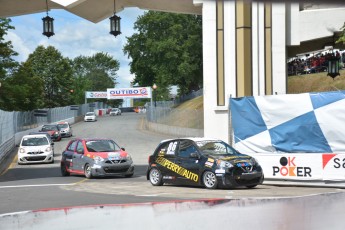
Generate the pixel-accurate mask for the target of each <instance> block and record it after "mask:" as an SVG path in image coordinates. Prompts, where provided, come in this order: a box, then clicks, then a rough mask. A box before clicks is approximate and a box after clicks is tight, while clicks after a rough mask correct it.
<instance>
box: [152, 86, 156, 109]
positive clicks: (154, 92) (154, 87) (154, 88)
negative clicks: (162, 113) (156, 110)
mask: <svg viewBox="0 0 345 230" xmlns="http://www.w3.org/2000/svg"><path fill="white" fill-rule="evenodd" d="M152 89H153V100H154V101H155V107H156V106H157V104H156V98H157V92H156V89H157V85H156V83H154V84H153V86H152Z"/></svg>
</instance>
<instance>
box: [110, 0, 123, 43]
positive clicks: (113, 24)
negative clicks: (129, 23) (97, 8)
mask: <svg viewBox="0 0 345 230" xmlns="http://www.w3.org/2000/svg"><path fill="white" fill-rule="evenodd" d="M109 19H110V32H109V33H110V34H112V35H114V36H115V37H116V36H117V35H119V34H121V28H120V20H121V18H120V17H119V16H117V15H116V7H115V0H114V15H113V16H112V17H110V18H109Z"/></svg>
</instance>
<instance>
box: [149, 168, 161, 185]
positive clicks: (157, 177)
mask: <svg viewBox="0 0 345 230" xmlns="http://www.w3.org/2000/svg"><path fill="white" fill-rule="evenodd" d="M149 179H150V182H151V184H152V185H153V186H162V185H163V184H164V183H163V176H162V173H161V172H160V171H159V170H158V169H157V168H152V169H151V170H150V172H149Z"/></svg>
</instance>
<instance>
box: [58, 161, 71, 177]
mask: <svg viewBox="0 0 345 230" xmlns="http://www.w3.org/2000/svg"><path fill="white" fill-rule="evenodd" d="M60 168H61V175H62V176H69V172H68V171H67V168H66V165H65V164H64V163H61V165H60Z"/></svg>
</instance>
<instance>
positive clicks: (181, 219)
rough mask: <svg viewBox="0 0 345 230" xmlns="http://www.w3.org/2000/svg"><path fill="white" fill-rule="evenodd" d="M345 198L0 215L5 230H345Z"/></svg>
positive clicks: (188, 203)
mask: <svg viewBox="0 0 345 230" xmlns="http://www.w3.org/2000/svg"><path fill="white" fill-rule="evenodd" d="M344 205H345V193H331V194H320V195H313V196H307V197H297V198H280V199H279V198H272V199H235V200H201V201H200V200H199V201H181V202H169V203H145V204H126V205H97V206H86V207H69V208H58V209H46V210H38V211H25V212H19V213H10V214H3V215H0V226H1V229H3V230H31V229H32V230H46V229H49V230H54V229H59V230H61V229H64V230H72V229H73V230H78V229H80V230H86V229H126V230H131V229H133V230H138V229H148V230H155V229H157V230H158V229H159V230H161V229H172V230H176V229H190V230H193V229H197V230H200V229H212V230H214V229H256V230H271V229H272V230H276V229H284V230H290V229H291V230H295V229H302V230H303V229H307V230H309V229H312V230H324V229H332V230H338V229H339V230H340V229H341V230H343V229H345V222H344V221H343V216H344V213H343V207H344Z"/></svg>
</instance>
